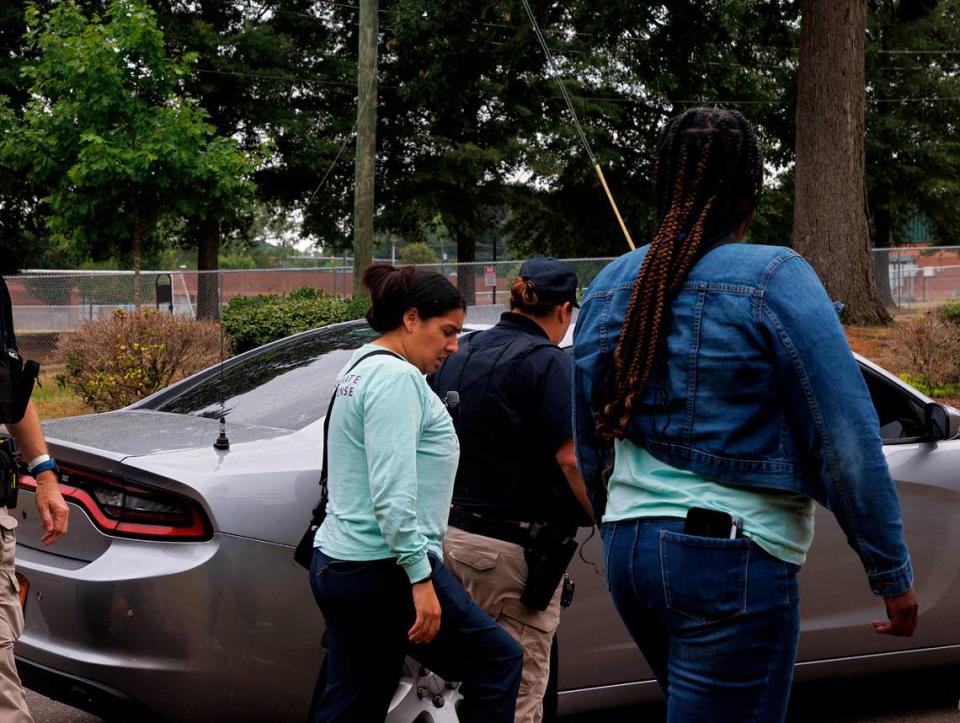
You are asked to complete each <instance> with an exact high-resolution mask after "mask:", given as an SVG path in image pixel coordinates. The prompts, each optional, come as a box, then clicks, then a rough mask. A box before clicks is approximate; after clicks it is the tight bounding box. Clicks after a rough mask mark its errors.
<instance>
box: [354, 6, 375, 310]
mask: <svg viewBox="0 0 960 723" xmlns="http://www.w3.org/2000/svg"><path fill="white" fill-rule="evenodd" d="M377 14H378V0H360V33H359V36H360V44H359V50H358V59H357V70H358V72H357V156H356V167H355V171H354V174H355V180H354V188H353V295H354V296H358V295H360V294H365V293H366V292H365V291H364V289H363V284H362V283H361V282H360V279H361V277H362V276H363V272H364V271H365V270H366V268H367V267H368V266H369V265H370V263H371V262H372V261H373V208H374V206H373V187H374V175H375V173H376V163H377V36H378V34H379V31H378V18H377Z"/></svg>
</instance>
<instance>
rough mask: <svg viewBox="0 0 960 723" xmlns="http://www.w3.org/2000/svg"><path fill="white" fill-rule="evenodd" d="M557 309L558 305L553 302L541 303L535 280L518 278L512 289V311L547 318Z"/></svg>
mask: <svg viewBox="0 0 960 723" xmlns="http://www.w3.org/2000/svg"><path fill="white" fill-rule="evenodd" d="M556 308H557V304H554V303H553V302H550V301H541V299H540V296H539V294H537V285H536V283H535V282H534V281H533V279H525V278H523V277H522V276H518V277H517V280H516V281H514V282H513V286H511V287H510V311H522V312H524V313H526V314H530V316H546V315H547V314H549V313H551V312H552V311H553V310H554V309H556Z"/></svg>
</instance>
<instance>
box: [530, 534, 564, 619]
mask: <svg viewBox="0 0 960 723" xmlns="http://www.w3.org/2000/svg"><path fill="white" fill-rule="evenodd" d="M576 551H577V541H576V540H575V539H574V538H572V537H571V538H568V539H566V540H558V541H555V542H551V543H550V544H539V545H538V544H536V543H533V544H532V545H529V546H527V547H525V548H524V550H523V557H524V559H525V560H526V561H527V584H526V585H524V587H523V592H522V593H520V602H522V603H523V604H524V605H526V606H527V607H528V608H532V609H533V610H546V609H547V607H549V605H550V601H551V600H552V599H553V596H554V594H555V593H556V592H557V587H558V586H559V585H560V581H561V580H563V576H564V574H565V573H566V572H567V566H568V565H569V564H570V560H572V559H573V556H574V554H575V553H576Z"/></svg>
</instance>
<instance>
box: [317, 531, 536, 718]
mask: <svg viewBox="0 0 960 723" xmlns="http://www.w3.org/2000/svg"><path fill="white" fill-rule="evenodd" d="M430 563H431V566H432V568H433V587H434V590H435V591H436V594H437V599H438V600H439V601H440V608H441V615H440V632H439V633H437V636H436V637H435V638H434V639H433V640H432V641H431V642H429V643H426V644H419V645H414V644H413V643H411V642H410V641H409V640H407V631H408V630H409V629H410V627H411V626H412V625H413V621H414V619H415V617H416V614H415V611H414V607H413V597H412V593H411V590H410V581H409V580H408V579H407V576H406V573H405V572H404V571H403V569H402V568H401V567H399V566H398V565H397V562H396V560H395V559H393V558H391V559H388V560H375V561H373V562H346V561H340V560H334V559H331V558H330V557H327V556H326V555H324V554H323V553H322V552H320V551H319V550H316V551H314V556H313V563H312V565H311V568H310V582H311V586H312V588H313V594H314V597H315V598H316V600H317V604H318V605H319V606H320V610H321V611H322V612H323V617H324V620H325V622H326V626H327V649H328V652H327V672H326V675H327V678H326V686H325V688H324V691H323V694H322V695H321V696H320V700H319V701H318V703H317V705H316V707H315V709H314V711H313V720H314V721H316V722H317V723H321V722H323V723H327V721H337V723H341V722H346V721H356V723H372V722H374V721H382V720H383V719H384V718H386V715H387V710H388V708H389V705H390V700H391V698H392V696H393V693H394V690H395V689H396V687H397V682H398V681H399V679H400V673H401V668H402V667H403V660H404V657H405V656H407V655H410V656H411V657H413V658H414V659H415V660H417V661H419V662H420V663H422V664H423V665H425V666H426V667H427V668H429V669H430V670H432V671H433V672H435V673H437V674H438V675H440V676H441V677H443V678H445V679H446V680H456V681H461V682H462V686H461V691H462V693H463V701H462V703H461V704H460V706H459V707H458V715H459V718H460V720H461V721H463V723H512V721H513V716H514V708H515V706H516V702H517V690H518V688H519V687H520V672H521V670H522V668H523V649H522V648H521V647H520V646H519V645H518V644H517V643H516V642H515V641H514V640H513V638H511V637H510V636H509V635H508V634H507V633H506V631H504V630H503V628H501V627H500V626H499V625H497V624H496V623H495V622H494V621H493V620H491V619H490V617H489V616H488V615H487V614H486V613H485V612H483V611H482V610H481V609H480V608H479V607H477V605H476V604H475V603H474V602H473V601H472V600H471V599H470V597H469V596H468V595H467V592H466V591H465V590H464V589H463V587H462V586H461V585H460V583H458V582H457V581H456V579H454V577H453V576H452V575H451V574H450V572H449V571H448V570H447V569H446V568H445V567H444V566H443V563H442V562H440V560H438V559H437V558H436V557H434V556H433V555H431V556H430Z"/></svg>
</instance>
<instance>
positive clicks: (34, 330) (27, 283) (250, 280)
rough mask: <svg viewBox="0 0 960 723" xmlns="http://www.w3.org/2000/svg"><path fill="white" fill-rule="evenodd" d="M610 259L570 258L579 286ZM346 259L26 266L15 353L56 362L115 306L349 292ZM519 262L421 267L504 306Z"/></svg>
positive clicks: (16, 286)
mask: <svg viewBox="0 0 960 723" xmlns="http://www.w3.org/2000/svg"><path fill="white" fill-rule="evenodd" d="M609 261H610V259H602V258H590V259H570V260H569V261H568V263H570V264H571V265H572V266H573V267H574V268H575V269H576V271H577V273H578V275H579V278H580V285H581V288H582V289H585V288H586V286H587V285H588V284H589V283H590V281H592V280H593V278H594V276H596V275H597V273H599V271H600V270H601V269H602V268H603V267H604V266H605V265H606V264H607V263H608V262H609ZM351 262H352V260H351V259H349V258H348V259H336V260H331V261H328V262H327V263H326V264H325V265H324V266H323V267H322V268H314V269H304V268H299V269H251V270H237V271H227V270H225V271H205V272H198V271H190V270H178V271H144V272H141V274H140V277H139V283H137V282H135V277H134V274H133V273H132V272H129V271H87V272H66V271H31V272H27V273H24V274H22V275H19V276H10V277H6V282H7V286H8V287H9V289H10V295H11V298H12V301H13V317H14V325H15V327H16V330H17V339H18V342H19V344H20V347H21V351H22V352H23V354H24V355H25V356H27V357H28V358H31V359H37V360H38V361H40V362H41V363H44V364H51V363H57V362H59V361H61V360H60V359H58V358H57V353H56V347H57V341H58V339H59V338H60V335H61V334H63V333H71V332H74V331H76V330H77V329H78V328H79V327H80V325H81V323H83V322H84V321H88V320H94V319H99V318H103V317H106V316H110V315H112V314H113V313H114V312H115V311H116V310H118V309H122V310H127V311H132V310H134V309H136V308H138V307H139V308H141V309H156V310H158V311H161V312H164V313H170V314H182V315H186V316H191V317H194V318H197V317H200V318H219V315H220V311H221V310H222V309H223V306H224V305H225V304H227V303H229V301H230V300H231V299H232V298H234V297H236V296H252V295H255V294H287V293H289V292H291V291H294V290H296V289H299V288H302V287H304V286H311V287H313V288H317V289H323V290H324V291H327V292H329V293H331V294H334V295H336V296H350V295H352V293H353V265H352V263H351ZM522 263H523V262H522V261H517V260H509V261H496V262H493V261H484V262H477V263H443V264H430V265H426V266H423V268H427V269H430V270H433V271H437V272H438V273H441V274H443V275H444V276H446V277H447V278H448V279H450V281H451V283H453V284H455V285H456V286H457V288H458V289H460V291H461V293H463V295H464V297H465V298H466V299H467V301H468V303H469V304H470V305H490V304H497V305H500V304H506V303H507V302H508V300H509V296H510V286H511V284H512V283H513V281H514V279H515V278H516V276H517V274H518V272H519V270H520V265H521V264H522Z"/></svg>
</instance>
